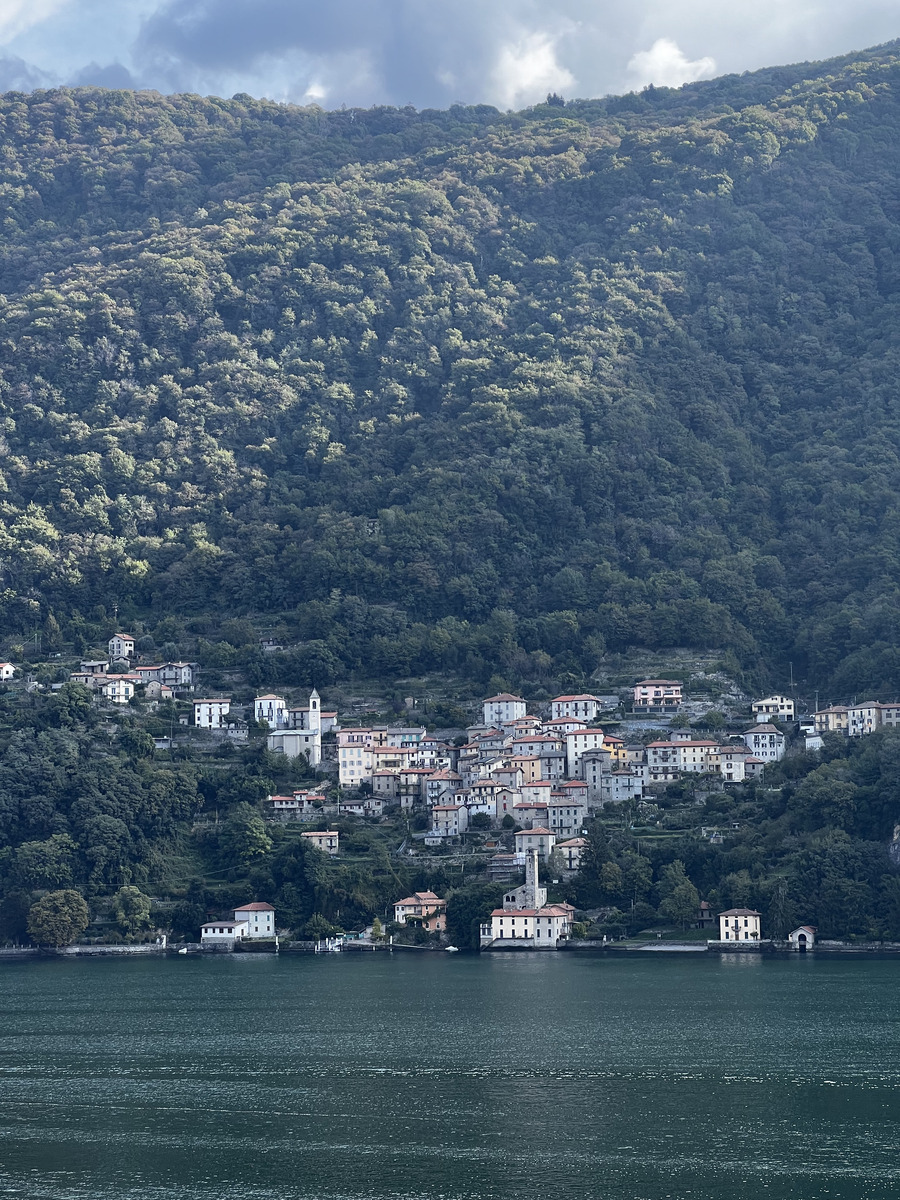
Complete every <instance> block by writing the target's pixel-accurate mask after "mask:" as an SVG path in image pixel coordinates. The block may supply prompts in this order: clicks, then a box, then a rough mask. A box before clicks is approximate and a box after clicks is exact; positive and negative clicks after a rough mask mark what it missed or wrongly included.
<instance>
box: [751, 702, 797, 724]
mask: <svg viewBox="0 0 900 1200" xmlns="http://www.w3.org/2000/svg"><path fill="white" fill-rule="evenodd" d="M750 710H751V712H752V713H753V715H754V717H756V719H757V721H771V720H772V719H773V718H774V719H775V720H778V721H793V720H794V719H795V718H796V715H797V706H796V705H795V704H794V701H793V700H792V699H791V698H790V696H766V697H765V699H764V700H754V701H753V703H752V704H751V705H750Z"/></svg>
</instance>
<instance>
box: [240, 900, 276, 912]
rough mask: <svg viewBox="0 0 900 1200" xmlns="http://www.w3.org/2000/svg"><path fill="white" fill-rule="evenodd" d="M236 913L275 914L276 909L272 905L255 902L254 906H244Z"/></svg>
mask: <svg viewBox="0 0 900 1200" xmlns="http://www.w3.org/2000/svg"><path fill="white" fill-rule="evenodd" d="M234 911H235V912H274V911H275V909H274V908H273V907H272V905H271V904H263V903H262V902H261V901H259V900H254V902H253V903H252V904H242V905H241V907H240V908H236V909H235V910H234Z"/></svg>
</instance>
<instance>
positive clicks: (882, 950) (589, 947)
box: [0, 939, 900, 962]
mask: <svg viewBox="0 0 900 1200" xmlns="http://www.w3.org/2000/svg"><path fill="white" fill-rule="evenodd" d="M523 941H524V939H523ZM395 951H396V952H397V953H400V954H407V953H412V954H429V955H431V954H440V953H444V954H446V950H436V949H429V948H428V947H425V946H397V945H395V946H383V945H375V944H369V943H365V944H364V943H360V942H352V943H349V944H348V945H347V946H344V947H342V948H341V950H340V951H339V952H340V953H344V952H347V953H355V954H358V953H360V952H368V953H376V954H393V953H394V952H395ZM235 953H236V954H237V955H238V956H240V955H248V954H250V955H266V956H270V957H271V956H273V955H275V956H277V955H278V954H286V955H288V956H289V957H293V956H295V955H317V954H320V953H326V952H325V951H322V950H318V949H317V948H316V945H315V943H307V944H301V945H298V944H295V945H289V946H283V947H281V949H280V950H279V951H277V952H276V951H274V950H272V949H271V948H269V947H266V948H265V949H262V948H261V949H259V950H250V949H241V950H238V951H234V950H223V949H216V950H208V949H200V947H199V945H197V944H196V943H186V944H179V943H176V944H175V945H169V946H159V945H155V944H138V945H133V946H115V945H110V946H103V945H79V944H75V945H73V946H62V947H59V948H56V949H54V948H51V947H44V946H0V962H3V961H7V962H15V961H17V960H22V959H53V958H64V959H73V958H123V957H124V958H130V957H134V956H136V955H137V956H142V957H146V956H148V955H149V956H151V957H156V958H177V957H185V956H187V957H191V958H218V957H222V956H223V955H233V954H235ZM462 953H464V954H465V955H466V956H467V957H471V956H472V955H475V954H531V953H534V954H554V953H555V954H614V955H617V956H622V955H626V954H678V955H685V954H688V955H694V954H707V955H708V954H719V955H725V956H728V957H733V956H735V955H747V954H750V955H753V956H754V957H758V958H773V957H775V958H805V957H812V958H816V957H823V956H825V957H839V956H845V957H855V958H860V957H863V958H875V957H884V958H893V957H897V956H900V942H861V943H852V942H837V941H828V942H824V943H817V944H816V945H815V946H814V947H812V948H811V949H809V950H806V951H798V950H795V949H794V948H793V947H791V946H790V945H788V944H785V943H772V942H767V943H763V944H759V943H757V944H756V945H746V946H739V945H738V944H734V945H728V944H727V943H722V944H717V943H705V942H661V941H657V942H650V941H647V942H643V943H640V944H637V945H630V946H628V945H622V944H621V943H620V942H594V941H569V942H565V943H563V944H562V945H561V946H552V947H551V946H547V947H538V946H534V945H530V944H528V945H520V946H516V945H514V944H510V943H507V944H506V945H503V946H496V947H492V946H486V947H485V948H484V949H482V950H479V951H475V950H470V951H463V952H462Z"/></svg>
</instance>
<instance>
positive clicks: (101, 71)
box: [67, 62, 138, 88]
mask: <svg viewBox="0 0 900 1200" xmlns="http://www.w3.org/2000/svg"><path fill="white" fill-rule="evenodd" d="M67 82H68V85H69V86H70V87H104V88H136V87H137V86H138V84H137V82H136V80H135V78H134V76H133V75H132V74H131V72H130V71H129V70H128V68H127V67H123V66H122V64H121V63H109V64H108V65H107V66H105V67H101V66H100V65H99V64H98V63H95V62H92V63H88V65H87V66H86V67H82V68H81V69H80V70H79V71H76V72H75V74H74V75H73V76H72V77H71V78H70V79H69V80H67Z"/></svg>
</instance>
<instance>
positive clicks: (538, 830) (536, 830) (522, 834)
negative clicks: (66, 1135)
mask: <svg viewBox="0 0 900 1200" xmlns="http://www.w3.org/2000/svg"><path fill="white" fill-rule="evenodd" d="M516 807H517V806H516ZM532 833H539V834H544V835H549V836H550V837H552V836H553V834H552V833H551V832H550V830H549V829H545V828H544V826H543V825H536V826H535V827H534V829H520V830H519V832H518V833H517V834H516V837H517V838H520V837H528V835H529V834H532Z"/></svg>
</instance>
